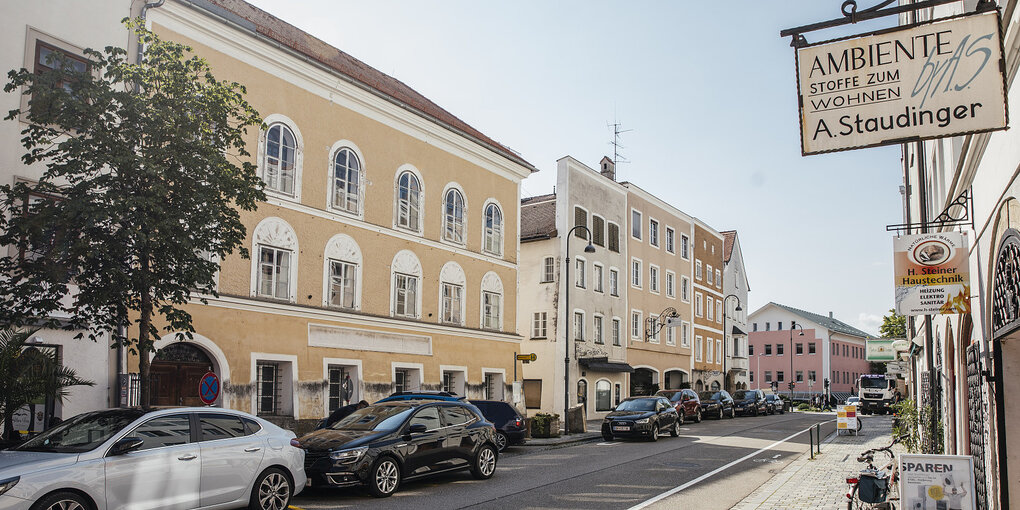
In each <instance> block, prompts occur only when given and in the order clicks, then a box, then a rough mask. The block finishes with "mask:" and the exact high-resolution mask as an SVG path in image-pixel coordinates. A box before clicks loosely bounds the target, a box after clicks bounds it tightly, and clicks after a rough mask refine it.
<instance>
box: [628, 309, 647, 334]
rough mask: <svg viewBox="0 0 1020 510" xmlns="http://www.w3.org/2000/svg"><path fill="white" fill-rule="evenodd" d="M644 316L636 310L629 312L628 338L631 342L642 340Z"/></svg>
mask: <svg viewBox="0 0 1020 510" xmlns="http://www.w3.org/2000/svg"><path fill="white" fill-rule="evenodd" d="M644 325H645V323H644V316H643V314H642V313H641V312H640V311H638V310H631V311H630V338H631V339H633V340H638V341H640V340H644V336H645V329H644Z"/></svg>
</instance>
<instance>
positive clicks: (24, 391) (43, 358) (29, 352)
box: [0, 329, 95, 440]
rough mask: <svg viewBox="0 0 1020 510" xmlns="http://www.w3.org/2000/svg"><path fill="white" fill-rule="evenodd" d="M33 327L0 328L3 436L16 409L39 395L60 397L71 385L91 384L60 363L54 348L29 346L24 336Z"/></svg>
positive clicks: (10, 431)
mask: <svg viewBox="0 0 1020 510" xmlns="http://www.w3.org/2000/svg"><path fill="white" fill-rule="evenodd" d="M36 331H37V330H24V331H16V330H13V329H5V330H0V408H2V413H3V435H4V438H5V439H7V440H11V438H12V437H13V434H14V420H13V418H14V412H15V411H17V410H18V409H21V408H22V407H23V406H26V405H28V404H31V403H32V402H35V401H36V400H38V399H40V398H45V397H49V398H53V399H57V400H63V398H64V397H65V396H67V388H69V387H71V386H94V385H95V383H93V382H92V381H88V380H85V379H81V378H79V377H78V374H77V373H76V372H75V371H74V370H73V369H71V368H68V367H65V366H62V365H61V364H60V361H59V360H58V359H57V356H56V353H55V352H53V351H50V350H42V349H36V348H32V347H31V346H29V345H28V339H29V338H31V337H32V336H33V335H35V333H36Z"/></svg>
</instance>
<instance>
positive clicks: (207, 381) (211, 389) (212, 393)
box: [198, 372, 220, 405]
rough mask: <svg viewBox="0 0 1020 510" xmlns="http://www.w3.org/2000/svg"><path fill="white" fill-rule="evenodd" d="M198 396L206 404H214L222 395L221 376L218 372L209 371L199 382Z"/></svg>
mask: <svg viewBox="0 0 1020 510" xmlns="http://www.w3.org/2000/svg"><path fill="white" fill-rule="evenodd" d="M198 396H199V397H200V398H201V399H202V402H204V403H205V404H206V405H212V404H213V402H216V398H217V397H219V396H220V378H219V377H216V374H214V373H212V372H207V373H206V374H205V375H203V376H202V379H201V382H199V383H198Z"/></svg>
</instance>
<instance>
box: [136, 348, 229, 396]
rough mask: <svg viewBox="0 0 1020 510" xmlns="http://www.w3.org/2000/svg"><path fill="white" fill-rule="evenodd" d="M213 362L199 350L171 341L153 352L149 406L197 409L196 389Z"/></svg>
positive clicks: (211, 367)
mask: <svg viewBox="0 0 1020 510" xmlns="http://www.w3.org/2000/svg"><path fill="white" fill-rule="evenodd" d="M213 370H214V369H213V362H212V360H211V359H210V358H209V355H208V354H206V352H205V351H204V350H202V349H201V348H199V347H197V346H195V345H193V344H191V343H188V342H173V343H171V344H170V345H167V346H166V347H164V348H162V349H160V350H158V351H156V356H155V357H154V358H153V359H152V365H151V367H150V369H149V373H150V375H151V377H152V382H151V387H152V392H153V393H152V404H153V405H155V406H201V405H205V404H204V403H203V402H202V399H201V398H200V397H199V396H198V386H199V382H200V380H201V379H202V376H203V375H205V373H206V372H212V371H213Z"/></svg>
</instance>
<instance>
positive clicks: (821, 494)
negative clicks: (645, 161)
mask: <svg viewBox="0 0 1020 510" xmlns="http://www.w3.org/2000/svg"><path fill="white" fill-rule="evenodd" d="M861 419H862V420H863V430H862V431H861V433H860V434H859V435H839V434H836V433H834V434H832V435H831V436H829V437H828V439H826V440H825V441H823V442H822V453H821V455H817V454H816V455H815V459H814V460H811V456H810V454H808V453H805V454H803V455H802V456H801V457H800V458H798V459H797V460H795V461H793V462H792V463H790V465H788V466H786V468H785V469H783V470H782V471H780V472H779V473H778V474H776V476H774V477H772V479H771V480H769V481H767V482H765V483H764V484H762V485H761V487H758V488H757V489H756V490H755V491H754V492H752V493H751V494H750V495H749V496H747V497H746V498H744V499H743V501H741V502H740V503H737V505H736V506H734V507H733V508H734V509H736V510H752V509H753V510H773V509H775V510H780V509H782V510H785V509H823V508H824V509H833V510H835V509H843V508H846V503H847V499H846V492H847V485H846V478H847V476H848V475H851V474H856V473H858V472H859V471H860V469H861V468H862V467H863V465H862V464H860V463H858V462H857V455H858V454H859V453H861V452H863V451H864V450H867V449H870V448H879V447H882V446H886V445H888V444H889V443H890V442H891V441H892V435H891V432H892V418H891V417H888V416H862V417H861ZM893 451H894V452H895V453H896V455H900V454H901V453H904V449H903V448H902V447H901V446H900V445H896V447H894V448H893ZM880 459H882V460H880ZM887 462H888V460H887V457H885V455H883V454H879V455H878V456H876V457H875V464H876V465H878V466H879V467H882V466H884V465H885V463H887Z"/></svg>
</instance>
